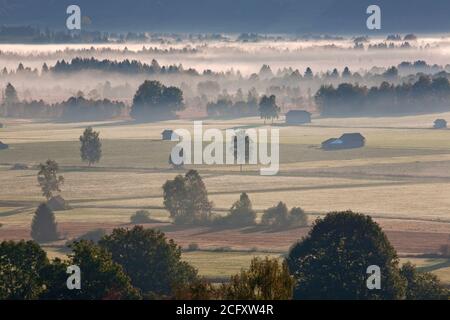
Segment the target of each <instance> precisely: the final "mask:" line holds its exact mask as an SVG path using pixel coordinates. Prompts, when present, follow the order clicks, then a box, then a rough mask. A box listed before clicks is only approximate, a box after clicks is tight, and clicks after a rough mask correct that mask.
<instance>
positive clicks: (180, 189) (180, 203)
mask: <svg viewBox="0 0 450 320" xmlns="http://www.w3.org/2000/svg"><path fill="white" fill-rule="evenodd" d="M163 197H164V206H165V207H166V209H167V211H169V213H170V217H171V218H172V219H173V221H174V223H177V224H204V223H206V222H208V221H209V220H210V219H211V209H212V207H213V203H212V202H211V201H209V200H208V192H207V190H206V187H205V184H204V182H203V180H202V178H201V176H200V174H199V173H198V172H197V171H196V170H189V171H188V172H187V173H186V174H185V175H184V176H182V175H178V176H176V177H175V179H173V180H167V181H166V183H165V184H164V185H163Z"/></svg>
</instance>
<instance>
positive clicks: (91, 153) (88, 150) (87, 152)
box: [80, 127, 102, 167]
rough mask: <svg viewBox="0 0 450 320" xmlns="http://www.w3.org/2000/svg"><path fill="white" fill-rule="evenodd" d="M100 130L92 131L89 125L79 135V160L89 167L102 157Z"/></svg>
mask: <svg viewBox="0 0 450 320" xmlns="http://www.w3.org/2000/svg"><path fill="white" fill-rule="evenodd" d="M99 135H100V132H97V131H94V130H93V129H92V128H91V127H88V128H86V130H84V132H83V135H82V136H80V142H81V148H80V154H81V160H82V161H85V162H87V163H88V164H89V167H90V166H91V165H92V164H93V163H96V162H99V161H100V158H101V157H102V143H101V142H100V137H99Z"/></svg>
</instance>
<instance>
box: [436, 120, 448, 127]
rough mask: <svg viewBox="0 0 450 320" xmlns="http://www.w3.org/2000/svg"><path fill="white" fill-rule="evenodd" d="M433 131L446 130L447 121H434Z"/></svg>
mask: <svg viewBox="0 0 450 320" xmlns="http://www.w3.org/2000/svg"><path fill="white" fill-rule="evenodd" d="M433 128H434V129H446V128H447V121H446V120H444V119H436V120H435V121H434V126H433Z"/></svg>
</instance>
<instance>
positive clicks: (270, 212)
mask: <svg viewBox="0 0 450 320" xmlns="http://www.w3.org/2000/svg"><path fill="white" fill-rule="evenodd" d="M261 224H262V225H264V226H271V227H277V228H286V227H304V226H307V225H308V215H307V214H306V212H305V211H304V210H303V209H302V208H298V207H294V208H292V209H291V210H288V208H287V206H286V204H285V203H284V202H281V201H280V202H279V203H278V204H277V205H276V206H273V207H271V208H269V209H267V210H265V211H264V214H263V215H262V217H261Z"/></svg>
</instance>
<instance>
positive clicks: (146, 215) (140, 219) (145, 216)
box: [130, 210, 153, 224]
mask: <svg viewBox="0 0 450 320" xmlns="http://www.w3.org/2000/svg"><path fill="white" fill-rule="evenodd" d="M130 222H131V223H133V224H142V223H151V222H153V220H152V219H151V218H150V212H148V211H147V210H138V211H136V213H135V214H133V215H132V216H131V217H130Z"/></svg>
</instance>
